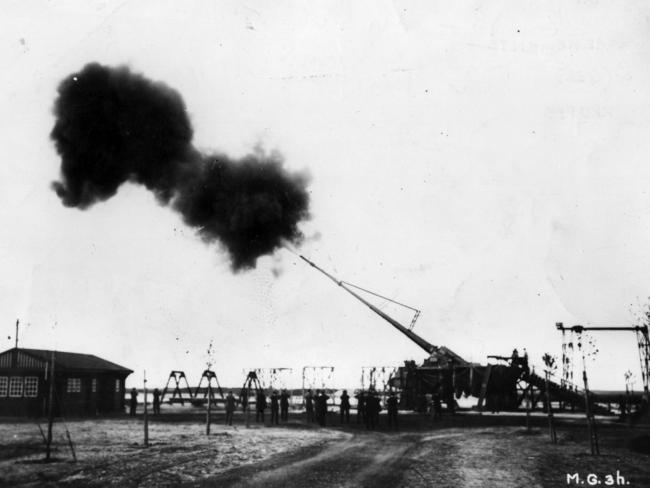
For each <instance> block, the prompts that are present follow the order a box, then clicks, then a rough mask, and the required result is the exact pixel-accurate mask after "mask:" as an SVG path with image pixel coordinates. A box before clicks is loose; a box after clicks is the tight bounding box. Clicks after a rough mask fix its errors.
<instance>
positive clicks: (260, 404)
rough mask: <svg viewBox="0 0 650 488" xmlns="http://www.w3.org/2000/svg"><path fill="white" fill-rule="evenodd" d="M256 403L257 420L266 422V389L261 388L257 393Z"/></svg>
mask: <svg viewBox="0 0 650 488" xmlns="http://www.w3.org/2000/svg"><path fill="white" fill-rule="evenodd" d="M256 403H257V405H256V406H255V407H256V408H255V422H262V423H264V410H266V394H265V393H264V390H260V391H259V392H258V393H257V399H256Z"/></svg>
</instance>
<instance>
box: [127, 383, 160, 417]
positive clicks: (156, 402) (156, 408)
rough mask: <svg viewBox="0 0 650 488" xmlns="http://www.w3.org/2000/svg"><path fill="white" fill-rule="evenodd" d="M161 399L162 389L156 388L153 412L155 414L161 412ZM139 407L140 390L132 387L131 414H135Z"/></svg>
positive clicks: (132, 415)
mask: <svg viewBox="0 0 650 488" xmlns="http://www.w3.org/2000/svg"><path fill="white" fill-rule="evenodd" d="M160 400H161V395H160V390H159V389H158V388H156V389H155V390H154V391H153V413H154V415H158V414H160ZM137 407H138V390H136V389H135V388H131V400H130V403H129V415H130V416H131V417H134V416H135V411H136V409H137Z"/></svg>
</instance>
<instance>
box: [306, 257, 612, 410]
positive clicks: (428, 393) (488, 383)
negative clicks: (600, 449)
mask: <svg viewBox="0 0 650 488" xmlns="http://www.w3.org/2000/svg"><path fill="white" fill-rule="evenodd" d="M299 257H300V258H301V259H302V260H303V261H305V262H306V263H307V264H309V265H310V266H311V267H312V268H314V269H316V270H317V271H319V272H321V273H322V274H323V275H325V276H326V277H327V278H329V279H330V280H332V281H333V282H334V283H336V285H337V286H339V287H340V288H342V289H343V290H345V291H346V292H348V293H349V294H350V295H352V296H353V297H354V298H356V299H357V300H358V301H360V302H361V303H363V304H364V305H366V306H367V307H368V308H369V309H370V310H372V311H373V312H374V313H375V314H377V315H378V316H380V317H381V318H382V319H384V320H385V321H386V322H388V323H389V324H391V325H392V326H393V327H394V328H396V329H397V330H398V331H400V332H401V333H402V334H403V335H405V336H406V337H408V338H409V339H410V340H411V341H412V342H414V343H415V344H417V345H418V346H419V347H420V348H421V349H422V350H424V351H425V352H426V353H427V357H426V358H425V359H424V361H423V362H422V363H421V364H417V363H416V362H415V361H414V360H408V361H404V365H403V366H400V367H398V368H397V371H396V374H395V375H394V376H393V377H392V378H391V379H390V380H389V384H390V386H391V387H392V388H395V389H397V390H399V391H400V401H401V406H402V408H405V409H413V410H419V411H423V410H425V409H427V408H428V406H429V404H430V401H431V400H432V399H433V398H434V397H436V396H437V397H438V398H439V399H440V401H441V402H442V403H445V404H446V405H447V408H448V409H450V410H454V408H455V406H456V399H458V398H460V397H461V396H463V395H464V396H466V397H467V396H472V397H475V398H477V399H478V403H477V405H476V407H477V408H478V409H479V410H481V411H482V410H484V409H487V410H491V411H502V410H503V411H512V410H517V409H519V408H520V407H521V406H522V403H523V402H524V400H527V401H530V402H532V405H533V407H534V406H535V405H536V404H538V403H539V402H543V394H544V391H545V390H544V389H545V386H544V385H545V383H544V379H543V378H542V377H540V376H538V375H536V374H535V373H534V372H532V371H531V370H530V368H529V366H528V360H527V357H519V356H518V355H516V354H515V351H513V354H512V355H510V356H488V358H492V359H493V360H496V362H493V363H488V364H483V365H482V364H478V363H472V362H470V361H467V360H465V359H464V358H463V357H462V356H460V355H459V354H457V353H455V352H454V351H452V350H451V349H449V348H448V347H445V346H438V345H434V344H431V343H430V342H429V341H427V340H426V339H424V338H422V337H420V336H419V335H418V334H416V333H415V332H413V326H414V325H415V322H416V320H417V319H418V317H419V315H420V312H419V310H417V309H414V308H412V307H408V306H407V307H408V308H411V309H412V310H414V311H415V315H414V317H413V319H412V321H411V324H410V326H409V327H406V326H404V325H403V324H402V323H400V322H399V321H397V320H395V319H394V318H393V317H391V316H390V315H388V314H387V313H385V312H383V311H382V310H380V309H379V308H378V307H376V306H375V305H373V304H372V303H371V302H369V301H368V300H366V299H365V298H363V297H362V296H361V295H360V294H359V293H358V292H357V291H355V290H362V291H364V292H367V293H370V294H372V295H375V296H378V297H380V298H382V299H385V300H389V301H391V302H394V303H397V304H398V305H402V306H406V305H403V304H401V303H399V302H395V301H394V300H392V299H390V298H386V297H382V296H381V295H379V294H377V293H374V292H371V291H369V290H365V289H363V288H361V287H358V286H357V285H353V284H351V283H348V282H345V281H343V280H340V279H338V278H336V277H334V276H333V275H331V274H330V273H328V272H327V271H325V270H323V269H322V268H320V267H319V266H318V265H316V264H315V263H314V262H312V261H311V260H309V259H307V258H306V257H305V256H302V255H299ZM549 391H550V394H551V398H552V400H553V401H559V402H561V403H562V404H563V405H569V406H571V407H572V408H578V409H580V408H584V400H583V396H582V395H581V394H580V393H579V392H578V390H577V388H571V387H569V386H567V385H564V384H562V385H558V384H557V383H554V382H552V381H550V382H549ZM594 408H595V410H596V411H597V413H605V409H603V408H598V407H594Z"/></svg>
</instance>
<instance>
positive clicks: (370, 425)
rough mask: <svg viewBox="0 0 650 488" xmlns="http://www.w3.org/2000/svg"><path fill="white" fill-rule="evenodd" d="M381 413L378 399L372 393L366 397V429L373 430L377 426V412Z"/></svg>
mask: <svg viewBox="0 0 650 488" xmlns="http://www.w3.org/2000/svg"><path fill="white" fill-rule="evenodd" d="M380 411H381V404H380V402H379V397H378V396H377V394H376V393H375V392H374V391H371V392H369V393H368V394H367V395H366V408H365V418H366V429H375V428H377V427H378V426H379V412H380Z"/></svg>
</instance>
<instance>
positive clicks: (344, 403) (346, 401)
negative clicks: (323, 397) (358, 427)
mask: <svg viewBox="0 0 650 488" xmlns="http://www.w3.org/2000/svg"><path fill="white" fill-rule="evenodd" d="M340 407H341V423H343V422H345V423H347V424H349V423H350V396H349V395H348V390H343V393H342V394H341V405H340Z"/></svg>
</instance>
